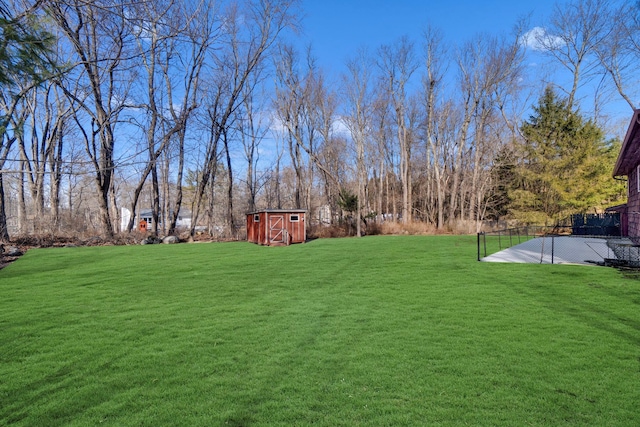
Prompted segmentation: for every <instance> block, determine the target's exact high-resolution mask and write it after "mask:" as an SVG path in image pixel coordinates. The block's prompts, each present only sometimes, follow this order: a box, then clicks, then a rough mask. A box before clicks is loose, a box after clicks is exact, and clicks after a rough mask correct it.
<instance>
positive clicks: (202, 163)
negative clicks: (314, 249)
mask: <svg viewBox="0 0 640 427" xmlns="http://www.w3.org/2000/svg"><path fill="white" fill-rule="evenodd" d="M0 3H1V5H0V26H1V27H2V30H3V40H2V45H0V85H1V87H2V95H1V99H0V108H2V115H1V119H2V123H0V240H5V241H6V240H9V238H10V232H11V234H16V235H18V234H28V233H43V232H48V233H60V232H67V233H69V232H71V233H82V232H84V233H99V234H101V235H103V236H106V237H113V236H114V235H115V234H116V233H119V232H121V231H122V228H124V229H125V230H126V231H129V232H130V231H132V230H134V229H135V228H136V224H135V216H133V215H131V216H130V217H129V220H128V221H127V222H126V223H124V224H123V218H122V217H121V212H122V208H126V209H128V210H129V212H133V213H135V212H140V210H141V209H146V208H149V209H150V210H151V213H152V217H153V219H152V222H151V225H152V230H151V231H152V232H153V233H156V234H158V233H169V234H173V233H176V232H177V224H178V219H179V217H180V215H181V212H182V213H183V214H184V212H187V211H188V212H189V216H190V217H191V222H190V226H189V227H188V228H189V229H188V230H187V231H188V232H189V234H191V235H193V234H194V233H195V232H196V230H197V229H199V227H202V228H205V229H206V230H208V232H209V233H212V234H213V233H214V232H215V233H222V234H225V235H228V236H237V233H238V230H239V229H240V226H241V225H242V224H243V222H244V213H245V212H248V211H252V210H255V209H259V208H267V207H269V208H303V209H307V210H308V211H309V212H310V215H309V217H310V218H312V219H313V220H314V221H316V222H319V223H322V222H326V223H335V222H337V221H341V220H342V218H343V216H344V215H345V214H349V215H350V217H351V218H353V225H354V230H355V233H356V234H358V235H361V234H363V233H365V232H366V224H367V223H369V221H377V222H382V221H392V222H399V223H403V224H408V223H411V222H424V223H428V224H432V225H433V227H434V228H436V229H446V228H448V229H453V230H456V229H458V230H464V231H472V230H476V229H478V227H480V225H481V224H482V222H483V221H484V220H486V219H505V218H509V219H513V220H517V221H521V222H536V223H542V222H549V221H554V220H557V219H559V218H560V217H562V216H563V215H568V214H570V213H574V212H585V211H589V210H601V209H603V208H604V207H606V206H609V205H611V204H615V203H617V202H619V201H620V200H622V198H623V197H624V186H623V185H622V184H620V183H619V182H616V181H613V180H612V179H611V178H610V174H611V170H612V168H613V162H615V157H616V155H617V150H618V149H619V141H617V140H616V139H615V138H614V137H612V135H615V133H616V129H615V128H614V127H613V126H612V124H613V123H615V122H614V121H612V120H611V119H612V117H610V116H608V115H607V111H608V108H607V107H608V106H610V105H611V104H613V103H615V102H622V103H624V104H625V105H627V106H628V107H626V108H629V110H628V112H629V113H631V111H632V109H634V108H636V105H635V104H634V99H636V98H637V95H638V94H637V93H636V92H634V90H636V87H637V85H635V75H634V72H633V71H634V69H635V65H637V64H638V63H639V60H640V47H639V46H640V20H639V19H638V18H639V12H640V9H639V8H638V5H635V4H627V3H626V2H618V1H609V0H571V1H568V2H566V3H559V4H558V5H557V6H556V7H555V8H554V10H553V12H552V14H551V15H550V16H549V17H548V19H547V21H546V22H545V24H544V26H542V27H535V28H534V29H533V30H531V29H529V24H528V23H527V22H526V20H523V21H522V22H519V23H516V25H514V30H513V32H512V33H510V34H481V35H477V36H475V37H473V38H471V39H469V40H468V41H466V42H464V43H462V44H459V45H456V44H451V43H448V42H447V40H445V38H444V36H443V34H442V32H441V31H439V30H438V29H437V28H436V27H427V28H425V29H424V31H423V33H422V36H421V37H420V38H419V39H416V40H414V39H411V38H409V37H402V38H400V39H398V40H395V41H390V43H389V44H385V45H382V46H375V47H371V46H368V47H367V46H365V47H362V48H360V49H359V50H358V51H357V52H354V53H353V55H352V57H351V58H350V59H348V60H347V61H346V63H345V68H344V71H343V72H342V74H341V75H340V76H335V75H333V74H332V70H326V69H323V68H322V67H321V66H319V65H318V61H317V58H315V57H314V53H313V49H312V48H304V47H303V48H301V47H300V46H297V45H296V44H295V43H293V42H292V40H293V39H294V37H295V32H296V31H299V30H300V28H301V25H302V23H301V21H300V16H302V12H303V11H302V10H301V8H300V4H298V2H297V1H296V0H226V1H216V2H214V1H207V0H202V1H189V0H183V1H175V0H158V1H141V2H135V3H130V2H122V1H120V0H99V1H91V2H87V1H85V0H63V1H59V0H36V1H33V2H29V1H22V0H21V1H13V2H7V1H6V0H4V1H2V2H0ZM532 58H535V59H536V60H540V61H541V63H543V64H544V67H532V66H530V63H531V61H532ZM629 115H630V114H629ZM527 116H528V117H527Z"/></svg>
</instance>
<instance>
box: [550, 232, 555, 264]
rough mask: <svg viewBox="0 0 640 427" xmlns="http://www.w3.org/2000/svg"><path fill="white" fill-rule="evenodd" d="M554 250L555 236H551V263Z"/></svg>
mask: <svg viewBox="0 0 640 427" xmlns="http://www.w3.org/2000/svg"><path fill="white" fill-rule="evenodd" d="M554 251H555V236H553V235H552V236H551V264H553V257H554Z"/></svg>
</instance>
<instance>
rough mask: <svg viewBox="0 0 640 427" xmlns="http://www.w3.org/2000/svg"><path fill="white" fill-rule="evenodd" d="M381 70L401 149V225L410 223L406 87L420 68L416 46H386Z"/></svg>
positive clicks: (405, 39)
mask: <svg viewBox="0 0 640 427" xmlns="http://www.w3.org/2000/svg"><path fill="white" fill-rule="evenodd" d="M378 58H379V59H378V67H379V68H380V71H381V74H382V75H381V78H382V81H383V85H384V86H385V87H386V88H387V91H388V95H389V99H390V101H391V104H392V107H393V112H394V118H395V125H396V138H397V141H398V146H399V154H400V163H399V175H400V181H401V183H402V222H403V223H405V224H406V223H409V222H411V205H412V201H411V143H412V139H411V135H410V134H411V129H410V128H409V123H408V117H407V114H408V93H407V90H408V88H407V84H408V82H409V79H410V78H411V76H412V75H413V73H414V72H415V71H416V70H417V68H418V62H417V59H416V57H415V52H414V45H413V42H411V41H410V40H409V38H408V37H403V38H401V39H400V40H398V41H397V42H396V43H395V44H393V45H383V46H382V47H381V48H380V49H379V51H378Z"/></svg>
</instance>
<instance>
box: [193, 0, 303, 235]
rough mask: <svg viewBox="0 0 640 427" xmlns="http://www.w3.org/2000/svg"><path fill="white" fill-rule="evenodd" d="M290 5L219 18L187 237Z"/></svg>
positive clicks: (261, 3) (263, 1)
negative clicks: (205, 126) (224, 145)
mask: <svg viewBox="0 0 640 427" xmlns="http://www.w3.org/2000/svg"><path fill="white" fill-rule="evenodd" d="M295 3H296V1H295V0H255V1H248V3H247V5H246V8H245V9H244V14H243V15H242V16H240V14H239V12H238V10H237V9H235V8H231V9H229V10H228V11H227V13H226V15H225V17H224V18H223V22H224V25H223V29H224V33H223V34H221V39H220V42H221V45H220V46H218V48H219V49H218V50H215V51H213V52H212V57H211V58H210V59H211V61H212V63H213V65H212V69H211V70H210V75H209V81H208V82H207V83H206V85H207V90H208V93H209V94H208V96H207V98H206V103H207V105H206V106H205V108H206V110H207V115H206V117H207V122H208V124H209V125H208V128H209V131H210V132H209V138H208V143H207V146H206V149H205V158H204V160H203V164H202V168H201V170H202V172H201V174H202V175H201V176H202V178H201V181H200V182H199V183H198V186H197V189H196V193H195V199H194V203H193V206H194V209H193V216H192V225H191V235H193V234H194V233H195V227H196V224H197V219H198V211H199V209H200V207H201V205H202V202H203V198H204V193H205V190H206V188H207V187H208V184H209V181H210V179H211V178H212V176H214V175H215V170H216V168H217V164H218V154H219V153H218V146H219V143H220V142H221V141H223V138H225V136H226V135H227V134H228V132H229V130H230V128H231V126H232V125H233V120H234V118H235V112H236V110H237V109H238V108H240V107H241V105H242V100H243V97H244V95H245V93H244V89H245V86H246V85H247V84H248V81H249V77H250V76H251V74H252V73H254V72H255V70H256V69H257V67H259V65H260V64H261V63H262V61H264V60H265V58H266V57H267V55H268V53H269V50H270V48H271V47H272V46H273V44H274V43H275V42H276V40H277V39H278V37H279V36H280V34H281V32H282V31H283V30H284V29H285V28H288V27H290V26H292V25H294V24H295V22H294V18H293V16H292V15H291V12H292V11H293V8H294V6H295ZM230 173H231V172H230Z"/></svg>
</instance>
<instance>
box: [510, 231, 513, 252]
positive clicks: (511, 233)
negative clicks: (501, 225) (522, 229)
mask: <svg viewBox="0 0 640 427" xmlns="http://www.w3.org/2000/svg"><path fill="white" fill-rule="evenodd" d="M512 235H513V230H511V229H509V247H510V248H511V247H513V240H512V238H511V236H512Z"/></svg>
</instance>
